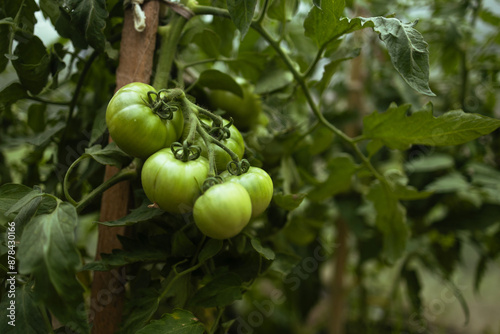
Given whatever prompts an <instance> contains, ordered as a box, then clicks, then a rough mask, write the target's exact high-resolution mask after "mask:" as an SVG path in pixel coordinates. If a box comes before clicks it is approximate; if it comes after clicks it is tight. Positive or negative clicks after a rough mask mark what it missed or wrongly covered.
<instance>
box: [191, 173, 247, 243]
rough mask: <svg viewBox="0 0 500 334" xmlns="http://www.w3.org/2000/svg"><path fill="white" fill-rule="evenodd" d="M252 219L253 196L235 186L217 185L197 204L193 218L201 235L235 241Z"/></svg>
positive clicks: (239, 186)
mask: <svg viewBox="0 0 500 334" xmlns="http://www.w3.org/2000/svg"><path fill="white" fill-rule="evenodd" d="M251 215H252V202H251V200H250V195H248V192H247V191H246V190H245V188H243V186H241V185H239V184H237V183H235V182H227V183H222V184H216V185H214V186H212V187H211V188H209V189H208V190H207V191H205V193H204V194H203V195H201V196H200V197H199V198H198V199H197V200H196V202H195V203H194V208H193V218H194V222H195V223H196V226H198V228H199V229H200V231H201V232H202V233H203V234H205V235H206V236H209V237H210V238H214V239H227V238H231V237H234V236H235V235H237V234H238V233H240V232H241V230H243V228H244V227H245V226H246V225H247V224H248V222H249V221H250V217H251Z"/></svg>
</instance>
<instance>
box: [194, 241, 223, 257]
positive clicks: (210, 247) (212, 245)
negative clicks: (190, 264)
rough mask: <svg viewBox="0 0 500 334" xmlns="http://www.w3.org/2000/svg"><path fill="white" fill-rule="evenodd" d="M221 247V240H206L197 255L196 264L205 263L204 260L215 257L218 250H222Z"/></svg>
mask: <svg viewBox="0 0 500 334" xmlns="http://www.w3.org/2000/svg"><path fill="white" fill-rule="evenodd" d="M223 245H224V243H223V242H222V240H217V239H210V240H208V241H207V243H206V244H205V245H204V246H203V248H202V249H201V251H200V254H199V255H198V262H205V261H206V260H208V259H210V258H212V257H214V256H215V255H217V253H219V252H220V250H221V249H222V246H223Z"/></svg>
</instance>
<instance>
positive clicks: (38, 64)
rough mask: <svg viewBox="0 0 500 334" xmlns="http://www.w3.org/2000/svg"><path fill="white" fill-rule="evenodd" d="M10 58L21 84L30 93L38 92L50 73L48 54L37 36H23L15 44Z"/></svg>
mask: <svg viewBox="0 0 500 334" xmlns="http://www.w3.org/2000/svg"><path fill="white" fill-rule="evenodd" d="M14 55H15V56H17V59H15V60H12V65H14V69H15V70H16V73H17V76H18V77H19V80H20V81H21V84H22V85H23V86H24V87H26V88H27V89H28V90H29V91H30V92H31V93H33V94H38V93H40V92H41V91H42V89H43V88H44V87H45V85H46V84H47V81H48V76H49V74H50V56H49V54H48V53H47V51H46V49H45V45H43V42H42V40H41V39H40V38H38V37H37V36H34V35H33V36H30V37H29V38H24V39H23V40H22V41H20V42H19V44H18V45H17V47H16V49H15V51H14Z"/></svg>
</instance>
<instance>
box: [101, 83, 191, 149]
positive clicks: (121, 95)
mask: <svg viewBox="0 0 500 334" xmlns="http://www.w3.org/2000/svg"><path fill="white" fill-rule="evenodd" d="M150 91H154V92H156V90H155V89H154V88H153V87H152V86H150V85H147V84H145V83H141V82H133V83H130V84H128V85H125V86H123V87H122V88H120V89H119V90H118V91H117V92H116V93H115V95H113V97H112V98H111V100H110V101H109V103H108V107H107V109H106V124H107V126H108V129H109V134H110V136H111V138H112V139H113V141H114V142H116V144H117V145H118V147H120V148H121V149H122V150H123V151H124V152H125V153H127V154H129V155H131V156H134V157H137V158H141V159H146V158H147V157H149V156H150V155H151V154H153V153H155V152H157V151H159V150H160V149H162V148H164V147H169V146H170V145H171V144H172V143H173V142H174V141H176V140H177V139H179V137H180V136H181V135H182V131H183V128H184V117H183V116H182V112H181V111H180V110H178V111H175V112H174V114H173V118H172V120H166V119H162V118H160V117H159V116H158V115H156V114H155V113H154V112H153V110H152V109H151V106H150V105H149V103H148V101H149V100H148V92H150ZM152 96H153V98H154V97H155V95H152Z"/></svg>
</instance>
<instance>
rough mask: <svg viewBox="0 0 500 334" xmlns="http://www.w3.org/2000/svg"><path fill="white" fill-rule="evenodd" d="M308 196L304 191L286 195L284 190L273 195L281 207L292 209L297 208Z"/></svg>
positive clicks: (275, 201)
mask: <svg viewBox="0 0 500 334" xmlns="http://www.w3.org/2000/svg"><path fill="white" fill-rule="evenodd" d="M306 196H307V194H304V193H298V194H286V195H284V194H283V193H282V192H279V193H277V194H275V195H274V196H273V200H274V203H276V205H278V206H279V207H280V208H283V209H285V210H288V211H291V210H293V209H295V208H297V207H298V206H299V205H300V203H302V201H303V200H304V198H305V197H306Z"/></svg>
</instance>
